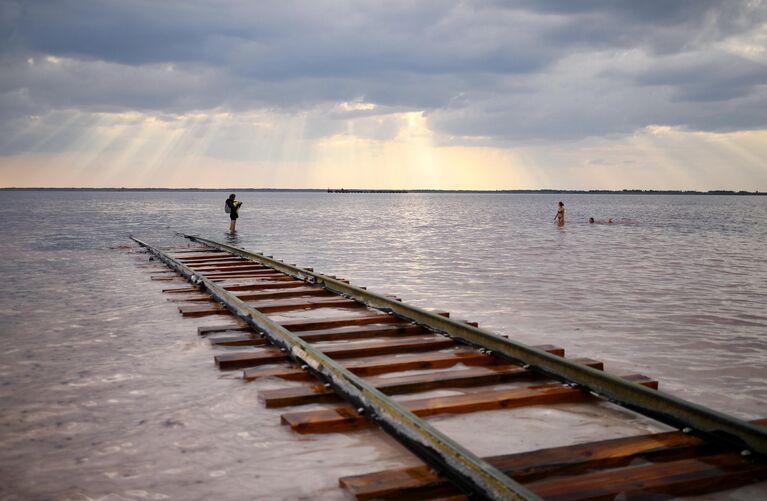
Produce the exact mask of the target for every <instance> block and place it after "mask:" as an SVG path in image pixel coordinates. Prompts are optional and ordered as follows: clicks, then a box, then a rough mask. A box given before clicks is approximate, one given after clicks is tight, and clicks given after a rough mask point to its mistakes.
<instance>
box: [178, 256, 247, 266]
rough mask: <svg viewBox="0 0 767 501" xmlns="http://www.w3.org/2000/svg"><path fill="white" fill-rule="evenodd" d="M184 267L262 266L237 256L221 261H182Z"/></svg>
mask: <svg viewBox="0 0 767 501" xmlns="http://www.w3.org/2000/svg"><path fill="white" fill-rule="evenodd" d="M182 263H184V265H186V266H188V267H190V268H196V267H200V266H220V265H223V266H227V265H230V264H238V263H248V264H258V265H259V266H261V264H260V263H256V262H253V261H248V260H247V259H242V258H239V257H236V256H232V257H226V258H223V257H222V258H221V259H200V260H189V261H182Z"/></svg>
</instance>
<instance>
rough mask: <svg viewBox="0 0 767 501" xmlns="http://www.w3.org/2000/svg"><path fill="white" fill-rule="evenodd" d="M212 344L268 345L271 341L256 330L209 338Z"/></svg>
mask: <svg viewBox="0 0 767 501" xmlns="http://www.w3.org/2000/svg"><path fill="white" fill-rule="evenodd" d="M209 339H210V344H211V345H212V346H266V345H268V344H269V341H268V340H267V339H266V337H264V336H263V335H262V334H257V333H255V332H251V333H247V334H239V335H231V336H220V337H216V338H209Z"/></svg>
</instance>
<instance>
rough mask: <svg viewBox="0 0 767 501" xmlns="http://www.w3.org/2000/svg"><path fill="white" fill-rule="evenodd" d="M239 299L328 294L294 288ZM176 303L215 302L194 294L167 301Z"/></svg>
mask: <svg viewBox="0 0 767 501" xmlns="http://www.w3.org/2000/svg"><path fill="white" fill-rule="evenodd" d="M235 296H237V297H238V298H239V299H241V300H243V301H258V300H262V299H283V298H291V297H304V296H330V293H329V292H328V291H327V290H325V289H322V288H320V287H296V288H295V289H289V290H276V291H266V292H243V293H240V294H235ZM168 301H173V302H176V303H183V302H200V303H202V302H215V300H214V299H213V298H212V297H210V296H209V295H207V294H195V295H194V296H188V297H179V298H172V299H168Z"/></svg>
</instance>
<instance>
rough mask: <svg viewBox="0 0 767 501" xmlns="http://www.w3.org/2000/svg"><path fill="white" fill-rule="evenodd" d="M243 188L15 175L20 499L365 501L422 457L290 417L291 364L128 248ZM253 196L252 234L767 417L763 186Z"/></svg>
mask: <svg viewBox="0 0 767 501" xmlns="http://www.w3.org/2000/svg"><path fill="white" fill-rule="evenodd" d="M225 195H226V194H224V193H220V192H212V193H176V192H174V193H167V192H165V193H163V192H158V193H136V192H127V193H126V192H7V191H5V192H0V221H1V222H0V250H2V252H3V255H4V256H5V259H4V260H3V261H2V262H0V276H2V278H3V283H4V285H5V290H6V293H5V295H4V296H3V298H2V299H0V335H1V336H2V339H3V341H4V342H3V348H2V349H0V399H1V400H2V402H3V404H2V405H3V413H2V415H1V416H0V450H1V451H2V452H0V475H2V482H0V497H2V498H3V499H19V500H21V499H24V500H26V499H72V500H81V499H108V500H118V499H210V498H213V497H215V498H217V499H224V500H229V499H231V500H238V499H244V498H257V499H258V498H262V499H302V498H303V499H343V493H342V491H340V490H339V489H338V488H337V486H336V485H337V478H338V477H340V476H344V475H349V474H354V473H363V472H366V471H371V470H376V469H382V468H387V467H395V466H399V465H403V464H413V463H414V462H415V460H414V459H413V458H412V456H410V455H409V454H408V453H407V452H405V451H403V450H402V449H401V448H400V447H399V446H398V445H397V444H396V443H394V442H393V441H391V440H390V439H388V438H387V437H385V436H383V435H382V434H381V433H379V432H375V431H363V432H357V433H351V434H347V435H308V436H298V435H295V434H293V433H292V432H290V431H288V430H286V429H285V428H284V427H281V426H280V425H279V414H280V412H279V409H276V410H267V409H265V408H264V407H263V406H262V405H261V404H260V403H259V402H258V399H257V392H258V390H259V389H263V388H270V387H277V386H281V385H282V386H284V385H285V383H283V382H275V381H264V382H258V383H252V384H244V383H242V382H241V381H239V380H237V379H236V376H237V373H222V372H219V371H218V370H216V369H215V368H214V367H213V365H212V354H213V352H212V350H211V348H210V346H209V345H208V344H207V343H206V342H204V341H201V340H199V339H197V336H196V334H195V327H196V326H197V325H201V324H203V323H220V322H221V320H220V319H218V320H216V319H215V318H211V319H207V320H199V319H181V317H180V316H179V315H178V313H177V311H176V308H175V306H176V305H174V304H173V303H169V302H167V301H166V300H165V299H166V297H165V296H164V295H162V294H161V292H160V291H161V289H162V288H165V287H167V286H168V283H167V282H152V281H150V280H149V271H150V270H153V269H158V266H157V265H156V264H155V263H150V262H149V261H148V260H147V257H146V256H145V255H144V254H141V253H138V252H136V251H135V249H134V248H131V249H123V248H117V247H121V246H126V245H129V244H130V242H129V240H128V238H127V237H128V235H129V234H131V233H133V234H136V235H137V236H139V237H141V238H143V239H145V240H147V241H149V242H151V243H156V244H178V245H186V243H185V241H184V240H183V239H181V238H179V237H176V236H174V235H173V232H174V231H186V232H190V233H198V234H200V235H204V236H208V237H211V238H214V239H218V240H224V239H225V238H227V237H226V235H225V234H224V230H225V229H226V227H227V225H228V221H227V216H226V214H224V211H223V199H224V198H225ZM239 198H241V199H242V200H243V201H244V202H245V203H244V206H243V211H242V217H241V219H240V221H239V223H238V227H239V229H240V232H239V235H238V237H237V238H236V239H235V240H234V241H235V243H236V244H237V245H240V246H243V247H246V248H248V249H251V250H259V251H264V252H266V253H268V254H273V255H275V256H277V257H279V258H281V259H284V260H285V261H287V262H291V263H297V264H299V265H301V266H312V267H314V268H315V269H316V270H318V271H321V272H324V273H328V274H336V275H339V276H343V277H346V278H349V279H350V280H351V281H352V283H354V284H355V285H363V286H367V287H368V288H369V289H372V290H374V291H377V292H382V293H387V294H396V295H398V296H400V297H402V298H403V299H404V300H405V301H408V302H411V303H414V304H417V305H419V306H424V307H433V308H439V309H444V310H448V311H450V312H451V313H452V316H453V317H455V318H466V319H469V320H475V321H478V322H480V325H481V326H482V327H485V328H488V329H491V330H495V331H498V332H501V333H504V334H509V335H510V336H512V337H513V338H515V339H518V340H520V341H523V342H526V343H531V344H543V343H550V344H557V345H560V346H563V347H564V348H566V349H567V351H568V354H569V355H570V356H588V357H591V358H596V359H599V360H603V361H604V362H605V363H606V369H607V370H608V371H611V372H614V373H619V374H625V373H630V372H641V373H643V374H646V375H649V376H652V377H653V378H656V379H658V380H659V381H660V383H661V388H662V389H664V390H665V391H669V392H671V393H673V394H675V395H678V396H681V397H683V398H687V399H690V400H693V401H695V402H698V403H701V404H704V405H708V406H712V407H714V408H715V409H719V410H723V411H726V412H729V413H731V414H734V415H736V416H739V417H742V418H748V419H754V418H757V417H767V406H766V405H765V402H766V401H767V399H766V398H765V397H767V379H766V378H765V374H767V372H765V368H767V308H765V306H766V305H767V253H766V252H765V251H764V247H763V242H765V241H767V210H766V209H767V198H765V197H725V196H722V197H720V196H626V195H624V196H614V195H568V196H567V197H566V198H565V199H564V202H565V204H566V208H567V218H568V222H567V224H566V225H565V227H564V228H557V227H556V226H555V225H554V224H553V223H552V220H553V217H554V212H555V205H556V202H557V200H558V198H556V197H555V196H549V195H474V194H399V195H373V194H367V195H362V194H359V195H358V194H325V193H243V194H241V196H240V197H239ZM590 216H593V217H595V218H597V219H598V220H606V219H607V218H608V217H612V218H613V220H614V221H615V223H614V224H612V225H607V224H597V225H589V224H587V223H586V220H587V219H588V217H590ZM627 416H629V417H630V419H628V420H627V419H626V417H627ZM431 422H433V423H434V424H435V426H436V427H437V428H439V429H441V430H443V431H445V432H447V433H449V434H450V435H451V436H453V437H455V438H457V439H459V441H461V442H462V443H464V444H465V445H467V446H468V447H470V448H471V449H472V450H474V451H475V452H477V453H479V454H499V453H504V452H514V451H521V450H529V449H534V448H539V447H547V446H553V445H561V444H565V443H573V442H577V441H584V440H595V439H599V438H603V437H605V436H620V435H631V434H636V433H642V432H646V431H648V430H650V431H652V430H658V429H663V428H662V427H661V426H658V425H656V424H655V423H653V422H651V421H648V420H646V419H644V418H638V417H633V416H631V415H629V414H628V413H627V412H625V411H621V410H615V409H611V408H608V407H607V406H605V408H604V409H601V411H600V412H597V411H595V408H594V407H591V406H577V405H573V406H560V407H557V408H554V409H536V408H529V409H519V410H514V411H508V412H486V413H482V414H480V415H475V414H472V415H470V416H468V415H465V416H444V417H439V418H437V419H433V420H431ZM552 423H553V424H552ZM477 424H480V425H482V426H488V427H493V428H494V429H497V430H503V431H502V433H501V435H502V436H501V437H500V438H499V437H498V436H494V437H493V438H492V439H491V438H490V437H483V436H481V435H480V436H477V435H476V434H473V435H472V434H467V432H466V430H467V428H468V427H469V426H471V427H473V429H477V428H476V425H477ZM554 426H558V427H561V428H560V429H567V430H568V434H567V435H566V436H563V435H558V434H553V433H551V430H552V429H553V427H554ZM765 494H767V486H765V484H764V483H762V484H757V485H754V486H749V487H744V488H741V489H738V490H736V491H734V492H731V493H729V494H728V497H729V498H730V499H763V498H764V496H765ZM720 498H721V495H717V496H709V497H707V499H720Z"/></svg>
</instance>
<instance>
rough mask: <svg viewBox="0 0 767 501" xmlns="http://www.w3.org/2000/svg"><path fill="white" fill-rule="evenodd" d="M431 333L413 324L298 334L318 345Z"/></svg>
mask: <svg viewBox="0 0 767 501" xmlns="http://www.w3.org/2000/svg"><path fill="white" fill-rule="evenodd" d="M428 333H429V331H428V330H427V329H424V328H423V327H421V326H419V325H414V324H411V323H403V324H394V325H363V326H359V325H352V326H347V327H338V328H335V329H321V330H317V331H305V332H298V333H296V334H297V335H298V336H299V337H301V338H302V339H304V340H306V341H309V342H312V343H316V342H319V341H342V340H357V339H370V338H374V337H401V336H414V335H416V334H428ZM210 343H211V344H213V345H217V346H263V345H265V344H267V341H266V340H265V339H264V338H262V337H255V338H254V337H253V336H246V335H245V336H243V335H240V336H226V337H221V338H216V339H211V340H210Z"/></svg>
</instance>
